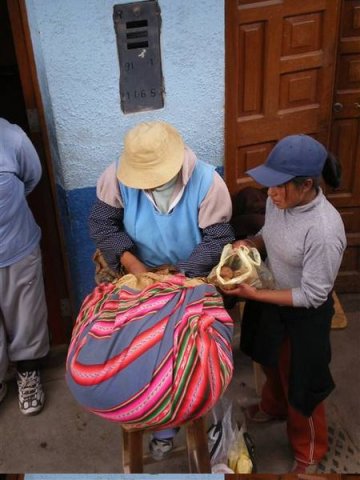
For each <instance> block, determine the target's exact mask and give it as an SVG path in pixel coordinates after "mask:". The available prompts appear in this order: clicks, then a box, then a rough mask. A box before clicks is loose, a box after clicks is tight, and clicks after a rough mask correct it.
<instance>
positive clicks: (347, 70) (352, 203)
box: [327, 0, 360, 292]
mask: <svg viewBox="0 0 360 480" xmlns="http://www.w3.org/2000/svg"><path fill="white" fill-rule="evenodd" d="M330 149H331V151H332V152H334V153H335V154H336V155H337V156H338V158H339V160H340V161H341V164H342V166H343V180H342V185H341V188H340V190H338V191H336V192H331V191H327V196H328V198H329V199H330V200H331V202H332V203H333V204H334V205H335V206H336V207H337V208H338V210H339V211H340V213H341V216H342V218H343V221H344V224H345V229H346V232H347V241H348V248H347V249H346V252H345V255H344V260H343V263H342V267H341V270H340V272H339V276H338V279H337V285H336V288H337V291H343V292H360V0H343V2H342V11H341V19H340V31H339V48H338V58H337V68H336V83H335V90H334V101H333V124H332V135H331V143H330Z"/></svg>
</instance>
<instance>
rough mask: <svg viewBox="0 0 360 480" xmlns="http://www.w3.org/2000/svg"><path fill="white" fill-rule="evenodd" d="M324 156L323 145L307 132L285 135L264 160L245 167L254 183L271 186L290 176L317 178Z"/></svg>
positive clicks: (325, 152)
mask: <svg viewBox="0 0 360 480" xmlns="http://www.w3.org/2000/svg"><path fill="white" fill-rule="evenodd" d="M327 156H328V152H327V150H326V148H325V147H324V146H323V145H321V143H320V142H318V141H317V140H315V139H314V138H312V137H309V136H308V135H289V136H288V137H285V138H283V139H282V140H280V141H279V142H278V143H277V144H276V145H275V147H274V148H273V149H272V150H271V152H270V154H269V156H268V157H267V159H266V162H265V163H264V164H263V165H260V166H259V167H255V168H252V169H251V170H247V172H246V173H247V174H248V175H250V177H252V178H253V179H254V180H255V181H256V182H258V183H260V185H264V186H265V187H275V186H276V185H282V184H283V183H286V182H289V181H290V180H291V179H292V178H294V177H320V175H321V173H322V171H323V168H324V165H325V160H326V158H327Z"/></svg>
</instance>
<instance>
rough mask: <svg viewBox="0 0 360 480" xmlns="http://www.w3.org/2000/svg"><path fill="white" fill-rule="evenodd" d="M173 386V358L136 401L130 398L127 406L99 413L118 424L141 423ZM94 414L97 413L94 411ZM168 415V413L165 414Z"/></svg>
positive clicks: (119, 406)
mask: <svg viewBox="0 0 360 480" xmlns="http://www.w3.org/2000/svg"><path fill="white" fill-rule="evenodd" d="M171 385H172V358H169V360H168V361H167V362H166V364H165V365H164V366H163V368H162V369H161V370H160V371H159V372H158V373H157V375H156V376H155V377H153V378H152V381H151V383H150V385H149V386H148V388H147V389H146V390H145V391H143V393H142V394H141V395H140V396H138V393H137V394H136V399H134V397H133V398H129V399H128V400H127V402H126V403H127V406H123V405H118V406H116V407H115V410H114V411H110V412H109V411H104V410H102V411H99V412H98V413H99V414H100V415H102V416H105V417H106V418H108V419H109V420H113V421H118V422H124V423H127V422H132V421H135V420H136V421H140V420H141V418H143V417H144V416H148V415H149V411H151V409H152V408H153V407H154V406H156V405H157V404H158V402H159V401H160V400H161V399H162V398H163V397H165V395H166V393H167V392H169V389H170V388H171ZM94 412H97V411H96V410H94ZM165 414H166V413H165ZM161 415H163V412H161Z"/></svg>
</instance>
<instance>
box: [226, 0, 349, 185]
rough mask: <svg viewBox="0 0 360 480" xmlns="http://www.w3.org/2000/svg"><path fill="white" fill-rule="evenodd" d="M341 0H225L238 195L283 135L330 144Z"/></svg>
mask: <svg viewBox="0 0 360 480" xmlns="http://www.w3.org/2000/svg"><path fill="white" fill-rule="evenodd" d="M339 5H340V0H311V1H308V0H303V1H302V2H294V1H293V0H269V1H262V2H257V1H246V0H226V3H225V8H226V98H225V105H226V109H225V177H226V182H227V185H228V187H229V189H230V192H231V193H235V192H237V191H238V190H239V189H240V188H243V187H245V186H247V185H249V184H251V183H252V180H251V179H250V178H249V177H247V176H246V175H245V171H246V170H247V169H249V168H251V167H253V166H256V165H258V164H259V163H261V162H263V161H264V159H265V158H266V155H267V154H268V152H269V151H270V150H271V148H272V147H273V145H274V144H275V143H276V141H277V140H278V139H280V138H282V137H283V136H286V135H289V134H293V133H300V132H301V133H307V134H309V135H312V136H314V137H316V138H317V139H318V140H320V141H321V142H323V143H324V144H328V140H329V136H330V126H331V124H330V120H331V101H329V99H330V98H331V97H332V91H333V83H334V71H335V59H336V55H335V48H336V35H337V33H336V31H337V28H336V27H337V20H338V15H339Z"/></svg>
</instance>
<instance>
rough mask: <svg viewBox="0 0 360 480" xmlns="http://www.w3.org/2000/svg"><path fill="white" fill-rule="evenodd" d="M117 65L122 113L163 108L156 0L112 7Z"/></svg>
mask: <svg viewBox="0 0 360 480" xmlns="http://www.w3.org/2000/svg"><path fill="white" fill-rule="evenodd" d="M113 19H114V27H115V32H116V42H117V50H118V56H119V63H120V101H121V109H122V111H123V112H124V113H132V112H139V111H144V110H155V109H158V108H162V107H163V106H164V80H163V75H162V67H161V51H160V27H161V11H160V6H159V4H158V2H157V1H156V0H147V1H143V2H133V3H125V4H120V5H114V10H113Z"/></svg>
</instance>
